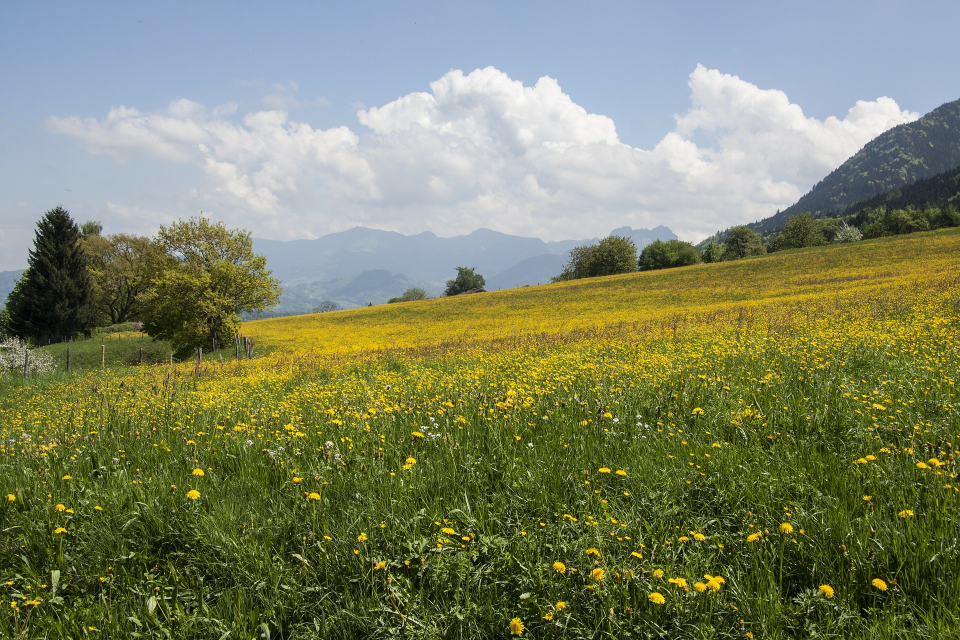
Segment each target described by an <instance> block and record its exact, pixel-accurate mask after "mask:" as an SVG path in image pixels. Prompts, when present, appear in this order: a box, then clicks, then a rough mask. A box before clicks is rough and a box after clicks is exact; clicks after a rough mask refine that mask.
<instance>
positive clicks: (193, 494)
mask: <svg viewBox="0 0 960 640" xmlns="http://www.w3.org/2000/svg"><path fill="white" fill-rule="evenodd" d="M187 497H188V498H190V499H191V500H196V499H197V498H199V497H200V492H199V491H197V490H196V489H191V490H190V491H187Z"/></svg>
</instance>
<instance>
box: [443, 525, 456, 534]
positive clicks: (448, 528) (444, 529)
mask: <svg viewBox="0 0 960 640" xmlns="http://www.w3.org/2000/svg"><path fill="white" fill-rule="evenodd" d="M440 531H443V532H444V533H445V534H447V535H448V536H455V535H457V532H456V531H454V530H453V529H451V528H450V527H444V528H443V529H440Z"/></svg>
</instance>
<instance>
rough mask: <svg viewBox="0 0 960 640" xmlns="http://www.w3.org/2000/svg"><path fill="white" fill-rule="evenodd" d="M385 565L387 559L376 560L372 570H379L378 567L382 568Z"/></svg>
mask: <svg viewBox="0 0 960 640" xmlns="http://www.w3.org/2000/svg"><path fill="white" fill-rule="evenodd" d="M385 566H387V561H386V560H381V561H380V562H378V563H377V564H375V565H374V566H373V570H374V571H380V569H383V568H384V567H385Z"/></svg>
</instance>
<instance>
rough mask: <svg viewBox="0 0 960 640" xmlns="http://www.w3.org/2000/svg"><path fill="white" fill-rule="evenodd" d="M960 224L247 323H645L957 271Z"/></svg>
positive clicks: (316, 339)
mask: <svg viewBox="0 0 960 640" xmlns="http://www.w3.org/2000/svg"><path fill="white" fill-rule="evenodd" d="M958 248H960V233H958V232H957V231H951V232H947V233H942V234H918V235H916V236H909V237H904V238H886V239H882V240H877V241H872V242H862V243H856V244H850V245H843V246H828V247H819V248H814V249H806V250H800V251H791V252H784V253H781V254H777V255H773V256H769V257H764V258H762V259H754V260H745V261H739V262H725V263H719V264H712V265H699V266H695V267H687V268H682V269H671V270H665V271H654V272H645V273H635V274H628V275H622V276H612V277H606V278H592V279H587V280H577V281H572V282H564V283H557V284H551V285H543V286H538V287H524V288H521V289H511V290H508V291H497V292H488V293H483V294H477V295H468V296H459V297H457V298H454V299H450V298H445V299H436V300H426V301H420V302H410V303H401V304H393V305H384V306H379V307H373V308H366V309H357V310H350V311H340V312H335V313H327V314H318V315H307V316H292V317H287V318H278V319H270V320H261V321H256V322H250V323H247V324H246V325H245V326H244V333H246V334H249V335H250V336H251V337H253V338H254V339H255V340H256V341H257V342H258V343H260V344H263V345H270V346H272V347H276V348H279V349H282V350H284V351H287V352H306V351H310V352H319V353H356V352H361V351H367V350H389V349H397V348H411V347H412V348H424V347H427V348H429V347H434V346H436V345H440V344H443V345H447V346H451V345H454V344H469V343H475V342H488V341H496V340H501V339H510V338H516V337H517V336H523V335H537V334H546V335H550V336H558V335H564V334H569V333H576V332H580V331H592V330H596V329H598V328H610V327H623V328H629V329H638V330H641V331H642V330H645V329H648V328H652V327H656V326H663V324H664V323H666V322H669V321H671V320H672V319H674V318H676V317H677V316H685V315H691V314H692V315H704V314H711V313H714V312H729V311H731V310H736V311H739V310H740V309H753V308H757V307H759V306H771V305H772V306H776V305H787V304H791V303H806V302H810V303H811V304H813V305H817V304H818V303H819V301H827V300H832V299H834V298H836V297H838V296H841V297H842V296H844V295H845V294H850V293H855V294H857V295H860V296H869V294H870V293H871V292H872V291H876V290H880V289H883V288H889V287H891V286H897V285H902V284H904V283H915V282H917V281H918V280H935V279H937V278H938V277H939V276H944V277H949V276H951V275H955V274H956V271H957V268H958V265H960V253H958Z"/></svg>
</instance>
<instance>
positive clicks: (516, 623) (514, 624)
mask: <svg viewBox="0 0 960 640" xmlns="http://www.w3.org/2000/svg"><path fill="white" fill-rule="evenodd" d="M524 629H526V627H525V626H523V620H521V619H520V618H514V619H513V620H511V621H510V633H512V634H513V635H515V636H522V635H523V630H524Z"/></svg>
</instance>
